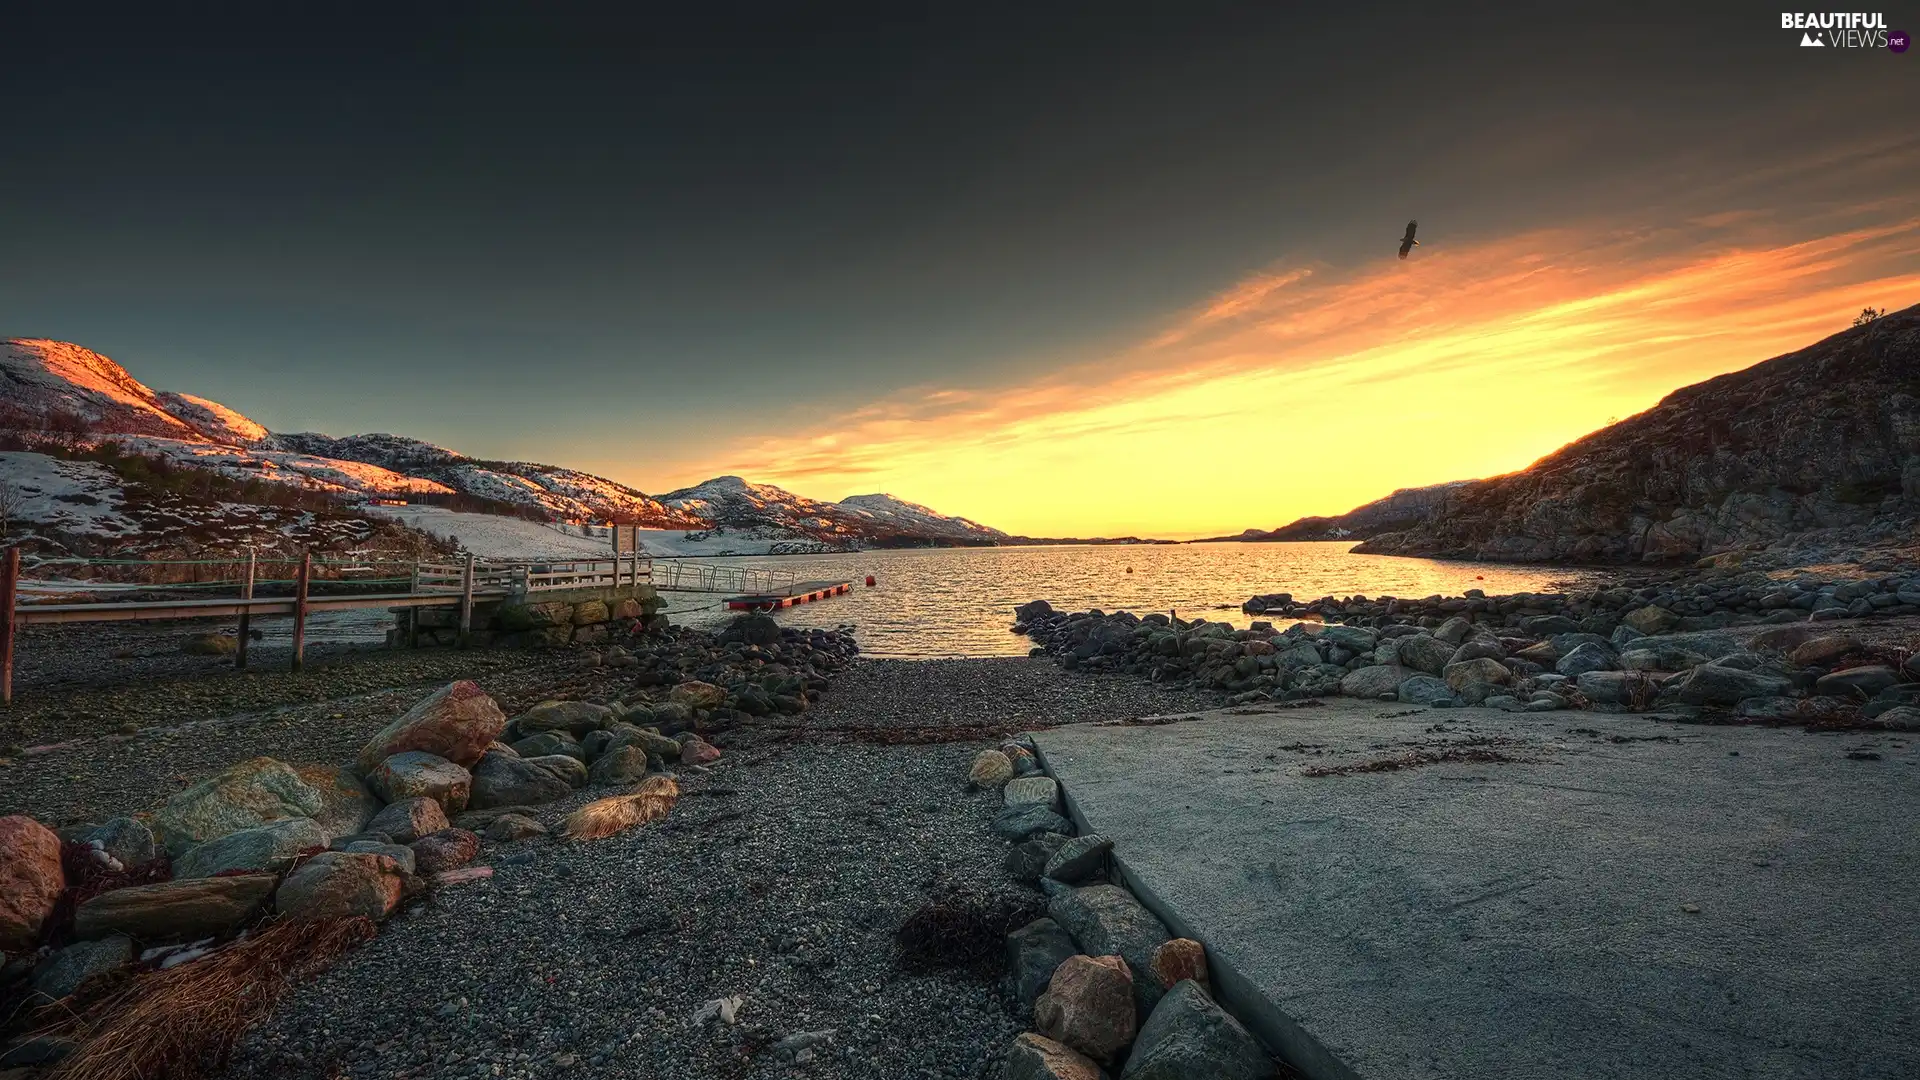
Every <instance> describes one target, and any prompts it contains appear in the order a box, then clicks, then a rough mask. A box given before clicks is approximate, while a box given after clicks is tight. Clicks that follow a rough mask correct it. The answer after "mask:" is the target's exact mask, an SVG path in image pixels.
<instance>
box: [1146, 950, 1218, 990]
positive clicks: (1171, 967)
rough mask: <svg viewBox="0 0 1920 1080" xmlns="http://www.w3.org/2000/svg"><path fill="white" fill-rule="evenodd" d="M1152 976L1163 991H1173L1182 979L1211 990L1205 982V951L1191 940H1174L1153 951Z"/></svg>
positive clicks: (1206, 981)
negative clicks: (1190, 980)
mask: <svg viewBox="0 0 1920 1080" xmlns="http://www.w3.org/2000/svg"><path fill="white" fill-rule="evenodd" d="M1152 974H1153V981H1154V982H1157V983H1159V984H1160V987H1161V989H1163V990H1171V989H1173V988H1174V986H1175V985H1176V984H1178V983H1179V982H1180V980H1182V979H1192V980H1193V981H1194V982H1196V983H1199V984H1200V987H1201V989H1204V990H1209V991H1211V989H1212V984H1211V983H1210V982H1208V980H1207V950H1206V948H1205V947H1204V946H1202V945H1201V944H1200V943H1199V942H1197V941H1195V940H1193V939H1192V938H1174V939H1173V940H1172V941H1169V942H1167V943H1166V944H1165V945H1162V946H1160V948H1159V949H1157V950H1155V952H1154V954H1153V964H1152Z"/></svg>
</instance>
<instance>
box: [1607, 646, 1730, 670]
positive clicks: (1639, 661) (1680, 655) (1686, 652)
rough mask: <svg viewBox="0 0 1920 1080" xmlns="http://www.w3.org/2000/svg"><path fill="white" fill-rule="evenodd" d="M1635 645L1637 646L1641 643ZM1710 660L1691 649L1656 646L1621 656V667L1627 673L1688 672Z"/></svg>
mask: <svg viewBox="0 0 1920 1080" xmlns="http://www.w3.org/2000/svg"><path fill="white" fill-rule="evenodd" d="M1642 640H1651V639H1642ZM1634 644H1636V645H1637V644H1639V642H1635V643H1634ZM1709 659H1711V657H1708V656H1705V655H1703V654H1701V653H1697V652H1694V651H1693V650H1691V649H1676V648H1673V647H1671V646H1655V647H1654V648H1651V649H1628V650H1626V651H1625V652H1623V653H1621V654H1620V667H1621V668H1622V669H1624V670H1626V671H1686V670H1687V669H1688V668H1696V667H1699V666H1700V665H1701V664H1704V663H1706V662H1707V661H1708V660H1709Z"/></svg>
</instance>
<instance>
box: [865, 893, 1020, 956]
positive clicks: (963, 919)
mask: <svg viewBox="0 0 1920 1080" xmlns="http://www.w3.org/2000/svg"><path fill="white" fill-rule="evenodd" d="M1044 914H1046V900H1045V899H1044V898H1042V897H1040V896H1036V895H1031V894H1026V893H1021V894H1014V895H1006V894H996V895H987V894H983V893H976V892H971V891H968V890H964V889H947V890H944V891H942V892H940V893H938V894H936V895H935V896H934V897H933V898H932V899H930V900H928V901H927V902H926V903H925V904H922V905H921V906H920V907H919V909H918V910H916V911H914V913H913V914H911V915H909V916H907V919H906V921H905V922H903V923H901V924H900V929H898V930H897V931H895V932H894V935H893V940H894V944H896V945H898V946H899V949H900V966H901V967H902V968H904V969H906V970H908V971H931V970H941V969H969V970H972V971H974V972H975V973H977V974H981V975H992V974H993V973H994V972H995V971H997V970H998V969H999V967H1000V965H1001V964H1003V963H1004V962H1005V953H1006V938H1007V933H1008V932H1009V931H1012V930H1016V929H1019V928H1020V927H1022V926H1025V925H1026V924H1028V923H1030V922H1032V921H1033V920H1035V919H1037V918H1039V917H1040V916H1042V915H1044Z"/></svg>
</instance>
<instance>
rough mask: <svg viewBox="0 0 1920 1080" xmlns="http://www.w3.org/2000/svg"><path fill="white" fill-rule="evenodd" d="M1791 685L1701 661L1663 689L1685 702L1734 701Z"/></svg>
mask: <svg viewBox="0 0 1920 1080" xmlns="http://www.w3.org/2000/svg"><path fill="white" fill-rule="evenodd" d="M1792 687H1793V684H1792V683H1791V682H1789V681H1788V680H1786V679H1782V678H1777V677H1775V676H1772V675H1763V674H1761V673H1760V672H1757V671H1741V670H1740V669H1739V668H1731V667H1722V666H1720V665H1719V664H1702V665H1700V666H1699V667H1697V668H1694V669H1693V670H1692V671H1689V672H1687V673H1686V674H1684V675H1681V676H1680V677H1678V678H1676V679H1674V680H1673V681H1672V682H1670V683H1668V684H1667V691H1668V692H1669V693H1671V694H1672V695H1673V696H1674V698H1675V699H1676V700H1678V701H1681V702H1684V703H1685V704H1688V705H1738V704H1739V703H1740V702H1741V701H1742V700H1743V699H1745V698H1750V697H1777V696H1779V695H1781V694H1784V693H1786V692H1787V691H1788V690H1790V689H1792ZM1581 692H1582V693H1585V692H1586V688H1585V687H1584V686H1583V687H1582V688H1581ZM1588 697H1592V695H1591V694H1589V695H1588Z"/></svg>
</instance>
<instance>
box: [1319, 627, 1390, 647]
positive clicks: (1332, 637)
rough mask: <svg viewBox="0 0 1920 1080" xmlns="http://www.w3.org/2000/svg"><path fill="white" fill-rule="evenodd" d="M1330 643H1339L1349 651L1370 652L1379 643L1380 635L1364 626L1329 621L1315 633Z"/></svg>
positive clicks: (1320, 638)
mask: <svg viewBox="0 0 1920 1080" xmlns="http://www.w3.org/2000/svg"><path fill="white" fill-rule="evenodd" d="M1315 636H1316V637H1317V638H1318V639H1319V640H1321V641H1324V642H1327V643H1328V644H1330V645H1338V646H1340V647H1341V648H1343V649H1346V650H1347V651H1349V652H1354V653H1368V652H1372V651H1373V650H1374V646H1375V645H1377V644H1378V643H1379V640H1380V639H1379V635H1377V634H1376V633H1374V631H1372V630H1369V629H1367V628H1366V627H1364V626H1346V625H1343V624H1340V623H1328V624H1326V625H1325V626H1322V627H1321V628H1320V633H1319V634H1317V635H1315Z"/></svg>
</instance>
